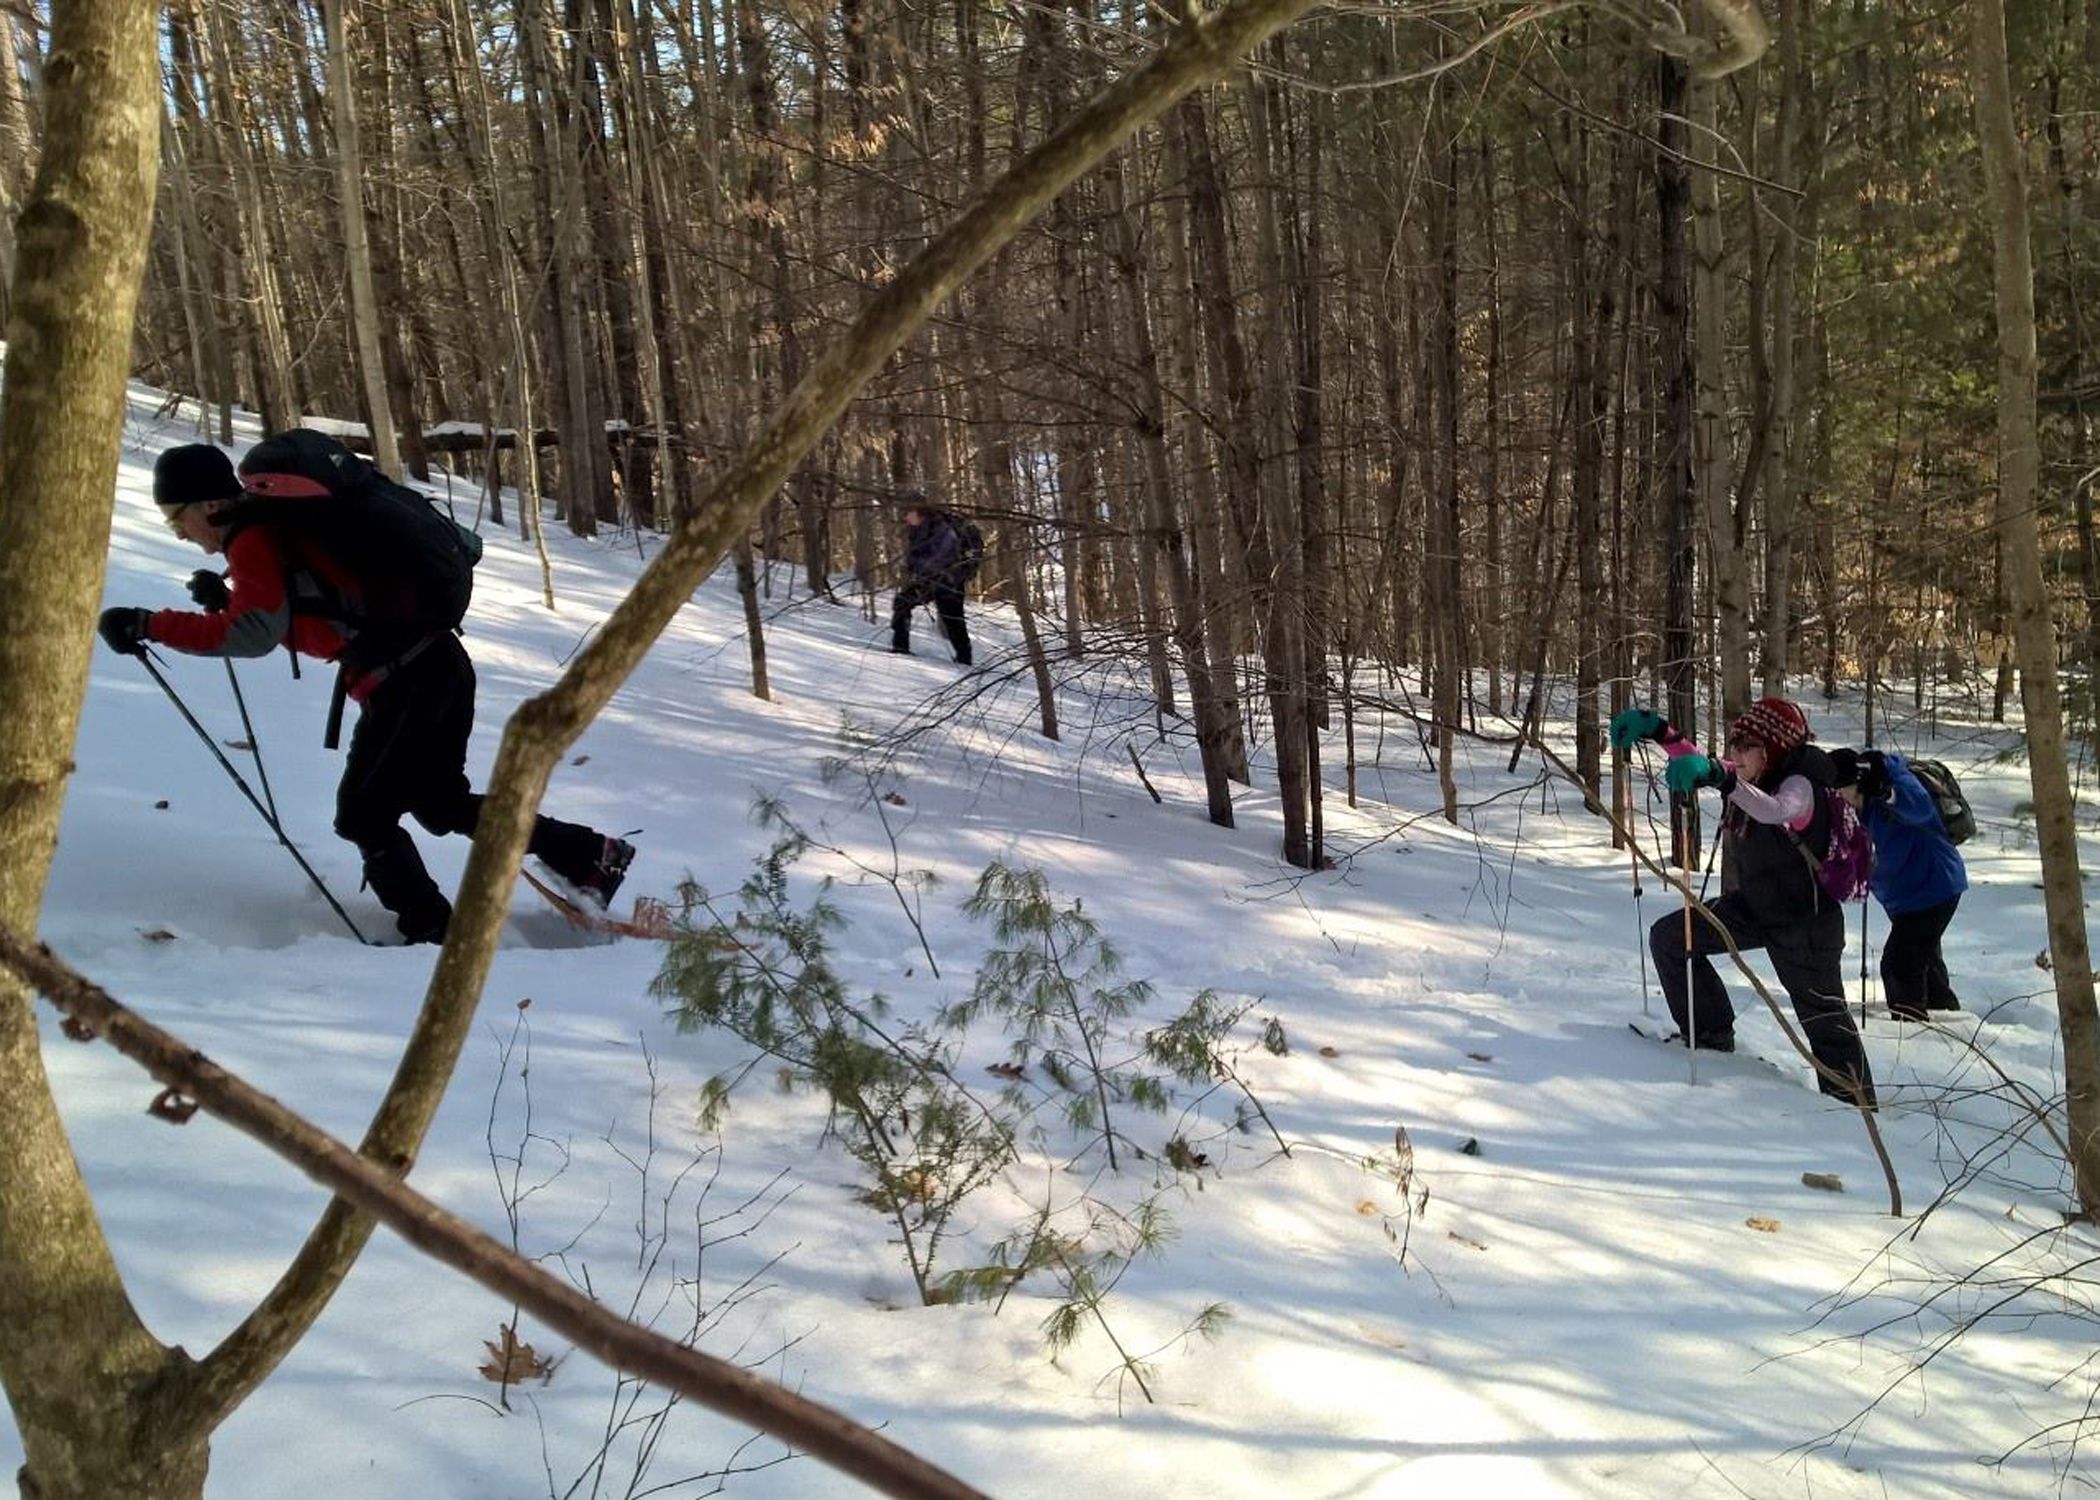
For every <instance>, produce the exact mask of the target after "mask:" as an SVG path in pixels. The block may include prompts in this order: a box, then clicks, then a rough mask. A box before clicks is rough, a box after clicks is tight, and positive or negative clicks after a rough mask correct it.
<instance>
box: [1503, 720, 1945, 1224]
mask: <svg viewBox="0 0 2100 1500" xmlns="http://www.w3.org/2000/svg"><path fill="white" fill-rule="evenodd" d="M1528 738H1529V741H1530V744H1531V748H1532V749H1534V750H1536V751H1538V753H1539V757H1540V759H1542V760H1544V761H1545V762H1546V764H1547V765H1549V766H1551V767H1552V768H1553V769H1554V770H1555V771H1557V772H1558V773H1559V774H1560V775H1561V776H1563V777H1565V778H1566V779H1567V780H1568V781H1569V782H1571V783H1573V784H1574V786H1575V787H1576V788H1577V789H1578V790H1580V791H1581V792H1582V794H1583V801H1584V802H1585V804H1587V805H1588V807H1589V809H1590V810H1591V811H1592V812H1594V813H1596V814H1597V815H1598V816H1599V817H1601V818H1603V819H1604V821H1605V822H1607V823H1609V824H1611V826H1612V827H1613V828H1615V829H1617V830H1618V832H1619V835H1620V837H1622V838H1623V839H1625V841H1626V847H1627V848H1629V849H1631V850H1632V851H1633V857H1634V858H1635V859H1637V860H1639V861H1640V862H1641V863H1642V864H1644V865H1646V866H1647V867H1648V868H1649V869H1650V870H1651V871H1653V872H1654V874H1655V877H1656V879H1658V880H1660V881H1662V882H1663V883H1664V884H1665V885H1670V886H1675V887H1676V888H1677V889H1678V890H1679V891H1681V892H1683V893H1684V899H1685V903H1686V904H1687V905H1689V906H1690V907H1691V909H1692V910H1693V911H1695V912H1697V913H1698V914H1699V917H1700V920H1702V921H1704V922H1705V923H1707V925H1709V926H1710V927H1712V928H1713V930H1714V931H1715V933H1717V934H1718V935H1719V936H1720V939H1721V941H1722V942H1723V943H1725V944H1726V945H1727V947H1728V956H1729V957H1730V958H1732V959H1734V960H1735V966H1736V968H1737V970H1738V971H1740V972H1741V974H1742V976H1743V978H1744V979H1746V980H1747V981H1749V984H1750V988H1751V989H1753V990H1755V991H1757V997H1758V999H1760V1000H1762V1001H1764V1002H1765V1009H1767V1010H1769V1011H1770V1012H1771V1013H1772V1019H1773V1020H1775V1021H1777V1022H1778V1023H1779V1029H1780V1031H1781V1032H1783V1033H1784V1034H1785V1036H1786V1039H1787V1040H1788V1041H1790V1042H1792V1043H1793V1044H1794V1050H1795V1051H1796V1052H1798V1053H1800V1054H1801V1059H1802V1061H1803V1062H1806V1063H1807V1064H1808V1065H1809V1067H1811V1068H1813V1069H1814V1070H1815V1072H1816V1075H1817V1076H1818V1077H1821V1078H1827V1079H1829V1080H1830V1081H1831V1082H1832V1083H1835V1084H1837V1085H1838V1086H1839V1087H1841V1088H1847V1089H1849V1088H1850V1087H1851V1086H1852V1080H1851V1079H1849V1078H1846V1077H1844V1076H1843V1075H1842V1074H1840V1073H1838V1072H1837V1071H1836V1070H1835V1069H1833V1068H1828V1067H1825V1066H1824V1065H1823V1064H1822V1063H1821V1062H1819V1061H1817V1059H1816V1055H1815V1054H1814V1053H1813V1052H1811V1051H1809V1050H1808V1043H1807V1042H1805V1041H1803V1040H1802V1039H1801V1034H1800V1033H1799V1032H1797V1031H1795V1030H1794V1023H1793V1022H1792V1021H1791V1020H1789V1019H1788V1018H1787V1015H1786V1012H1784V1011H1782V1010H1781V1009H1780V1008H1779V1002H1778V1001H1777V1000H1774V999H1773V998H1772V992H1771V991H1770V990H1768V989H1766V988H1765V982H1764V981H1763V980H1762V979H1759V978H1758V977H1757V975H1756V974H1755V973H1754V972H1753V971H1752V970H1751V968H1750V965H1749V963H1748V961H1747V960H1745V959H1744V957H1743V952H1742V950H1741V949H1740V948H1738V947H1736V945H1735V934H1733V933H1731V932H1730V931H1729V930H1728V924H1727V923H1725V922H1723V921H1722V920H1721V919H1720V918H1719V917H1717V916H1715V915H1714V914H1713V911H1712V909H1711V908H1709V907H1708V906H1707V904H1706V903H1705V902H1704V901H1701V900H1700V899H1699V898H1698V897H1697V896H1696V895H1694V894H1693V892H1692V883H1691V880H1690V878H1689V877H1688V876H1687V875H1686V874H1685V873H1684V872H1682V871H1672V870H1668V869H1666V868H1664V867H1663V866H1662V865H1660V864H1658V863H1656V861H1655V860H1654V859H1653V858H1651V857H1650V855H1649V854H1648V851H1647V850H1645V849H1643V848H1642V847H1641V842H1640V840H1639V839H1637V838H1635V837H1634V836H1633V834H1632V832H1631V831H1630V830H1629V829H1628V828H1627V827H1626V826H1625V825H1624V824H1623V823H1621V822H1620V821H1619V820H1618V818H1617V816H1616V815H1614V814H1613V812H1612V811H1611V809H1610V808H1608V807H1606V806H1605V805H1604V804H1603V803H1602V802H1600V801H1598V800H1597V799H1596V798H1593V797H1591V796H1590V794H1589V790H1588V788H1587V787H1585V786H1584V785H1583V782H1582V778H1581V777H1580V776H1577V775H1576V774H1575V772H1574V771H1573V770H1572V769H1570V768H1569V766H1568V763H1567V762H1566V761H1564V760H1562V759H1561V758H1560V757H1559V756H1558V755H1555V754H1554V753H1553V750H1552V749H1551V747H1549V746H1548V745H1547V744H1546V742H1545V740H1544V739H1543V738H1541V737H1540V736H1539V735H1537V734H1536V733H1534V734H1531V735H1530V736H1529V737H1528ZM1859 1119H1860V1123H1861V1124H1862V1125H1864V1126H1866V1127H1867V1140H1868V1142H1869V1143H1870V1144H1871V1145H1872V1146H1873V1147H1874V1155H1875V1156H1876V1157H1877V1158H1878V1159H1879V1160H1880V1162H1881V1175H1882V1176H1883V1177H1885V1178H1887V1179H1888V1185H1889V1213H1890V1214H1891V1215H1893V1216H1894V1217H1896V1218H1899V1219H1900V1218H1902V1217H1903V1187H1902V1185H1901V1184H1900V1183H1898V1182H1897V1181H1896V1164H1895V1163H1894V1162H1892V1161H1890V1160H1889V1151H1888V1147H1887V1146H1885V1145H1883V1144H1882V1140H1881V1126H1880V1125H1879V1124H1878V1123H1876V1121H1875V1119H1874V1111H1873V1110H1871V1109H1867V1108H1865V1107H1864V1106H1862V1107H1861V1108H1860V1111H1859Z"/></svg>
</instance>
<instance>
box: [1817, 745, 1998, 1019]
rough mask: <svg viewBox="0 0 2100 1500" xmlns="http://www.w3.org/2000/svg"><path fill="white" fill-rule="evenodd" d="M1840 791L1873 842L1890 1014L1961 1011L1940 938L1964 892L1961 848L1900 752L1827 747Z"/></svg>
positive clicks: (1883, 975) (1966, 880)
mask: <svg viewBox="0 0 2100 1500" xmlns="http://www.w3.org/2000/svg"><path fill="white" fill-rule="evenodd" d="M1830 758H1831V760H1832V761H1833V762H1835V763H1836V765H1837V770H1838V778H1837V786H1838V794H1839V795H1840V796H1842V797H1844V798H1845V800H1846V801H1848V802H1850V803H1851V804H1852V805H1853V806H1854V807H1856V808H1858V809H1859V810H1860V818H1861V820H1862V821H1864V822H1865V823H1866V825H1867V834H1868V836H1869V837H1870V838H1872V839H1873V840H1874V877H1873V882H1872V884H1873V889H1874V899H1875V900H1877V901H1879V902H1880V903H1881V909H1882V910H1883V911H1885V912H1887V913H1888V914H1889V936H1888V941H1887V942H1886V943H1884V944H1882V947H1881V989H1882V993H1883V994H1884V995H1886V996H1887V997H1888V1002H1889V1014H1890V1015H1891V1016H1894V1017H1895V1018H1896V1019H1897V1020H1899V1021H1923V1020H1925V1019H1926V1017H1927V1013H1928V1012H1930V1011H1936V1010H1960V1009H1961V1001H1960V1000H1959V999H1957V998H1956V997H1955V994H1954V987H1953V985H1952V984H1951V983H1950V982H1949V981H1948V978H1947V960H1946V959H1945V958H1944V957H1942V956H1941V953H1940V939H1941V937H1942V936H1944V935H1945V933H1946V931H1947V924H1948V923H1949V922H1951V921H1953V920H1954V909H1955V908H1956V907H1958V906H1960V905H1961V894H1962V892H1963V891H1965V890H1967V889H1968V888H1969V872H1968V869H1967V867H1966V866H1964V865H1963V864H1962V858H1961V851H1960V850H1958V849H1956V848H1955V847H1954V841H1953V840H1952V839H1950V838H1948V837H1947V830H1946V827H1945V825H1943V824H1942V823H1941V822H1940V810H1939V805H1938V804H1937V803H1936V802H1934V801H1933V797H1932V793H1931V792H1929V791H1927V790H1926V789H1925V783H1923V782H1922V781H1920V780H1918V778H1917V775H1916V773H1915V772H1913V771H1912V770H1911V768H1910V767H1909V766H1908V765H1906V764H1905V763H1904V760H1903V757H1902V756H1900V755H1894V754H1890V753H1888V752H1886V751H1881V750H1833V751H1832V752H1831V754H1830Z"/></svg>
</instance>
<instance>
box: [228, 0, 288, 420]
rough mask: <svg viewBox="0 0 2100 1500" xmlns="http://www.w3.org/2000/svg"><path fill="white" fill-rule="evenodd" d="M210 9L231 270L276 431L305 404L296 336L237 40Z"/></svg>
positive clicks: (264, 406) (262, 400)
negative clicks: (296, 365)
mask: <svg viewBox="0 0 2100 1500" xmlns="http://www.w3.org/2000/svg"><path fill="white" fill-rule="evenodd" d="M205 14H206V15H207V16H208V17H209V22H208V25H209V33H208V34H209V37H210V42H209V51H210V53H211V60H212V92H213V95H214V103H215V105H216V114H217V116H218V118H219V120H220V121H221V123H222V125H223V127H224V128H222V129H221V130H220V132H219V139H220V142H221V145H222V146H223V148H224V151H223V155H224V159H225V161H226V164H227V166H228V167H229V168H230V169H231V172H232V175H233V185H234V201H235V203H236V205H237V209H238V222H239V224H240V237H241V246H240V254H239V255H238V256H236V257H234V258H233V259H232V260H230V261H229V262H228V274H229V276H231V275H232V274H234V273H235V272H236V271H237V272H238V274H239V276H240V277H241V278H242V280H243V281H244V282H245V283H246V297H245V303H246V307H247V313H248V323H249V327H250V338H251V343H252V347H253V349H254V352H255V355H256V364H257V376H258V379H259V381H260V389H259V390H258V391H257V393H256V394H257V405H258V407H259V408H260V410H261V412H262V419H263V426H265V427H267V428H271V429H273V430H274V429H278V428H284V427H291V426H295V425H297V423H298V421H299V407H300V403H299V397H298V393H297V390H296V388H295V385H294V381H293V377H292V344H291V336H290V334H289V332H288V331H287V328H286V325H285V307H284V289H283V284H282V283H281V282H280V281H279V279H278V275H277V256H276V253H275V251H274V249H273V240H272V238H271V234H270V220H269V216H268V214H267V213H266V212H265V209H264V205H263V195H262V185H261V182H260V180H259V178H258V174H257V168H256V163H255V159H254V157H253V155H252V154H251V152H250V151H249V148H248V129H249V126H248V120H249V114H250V108H249V105H248V102H247V100H246V99H245V98H244V97H243V95H242V94H241V91H240V88H239V85H238V82H237V80H236V78H235V73H234V65H233V64H234V59H233V39H232V37H231V35H230V34H229V28H228V24H227V21H226V19H225V17H224V15H223V14H222V12H221V8H220V7H218V6H210V7H207V9H206V12H205Z"/></svg>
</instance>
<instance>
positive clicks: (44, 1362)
mask: <svg viewBox="0 0 2100 1500" xmlns="http://www.w3.org/2000/svg"><path fill="white" fill-rule="evenodd" d="M157 19H158V8H157V7H155V6H151V5H136V4H131V3H128V0H74V3H71V4H59V5H56V6H54V7H53V9H52V12H51V26H52V30H51V39H50V54H49V66H48V67H47V69H46V72H45V78H46V80H47V85H48V93H47V96H46V101H45V103H46V109H45V140H44V152H43V159H42V161H41V163H40V164H39V166H38V169H37V175H36V180H35V182H34V183H33V184H32V186H31V188H30V190H29V196H28V198H27V200H26V202H25V204H24V206H23V211H22V216H21V219H20V221H19V223H18V224H17V226H16V234H17V247H16V261H15V274H16V279H15V283H14V299H13V304H12V308H11V315H10V317H9V319H8V322H7V325H6V336H7V345H8V350H7V368H6V392H7V395H6V400H5V402H4V403H0V700H4V701H5V702H6V704H7V705H8V711H7V712H6V713H5V714H0V924H5V925H6V926H7V927H8V928H9V929H10V930H12V931H14V932H35V931H36V930H37V925H38V923H37V917H38V912H39V911H40V910H41V908H42V904H43V897H44V885H45V880H46V878H47V876H48V874H49V871H50V867H51V856H52V853H53V851H54V850H55V849H56V847H57V841H58V817H59V809H60V806H61V804H62V803H63V802H64V799H65V792H66V784H67V776H68V774H69V773H70V772H71V771H72V769H73V767H72V759H71V757H72V749H73V742H74V738H75V735H76V733H77V731H78V728H79V723H80V705H81V700H82V698H83V697H84V696H85V694H86V691H87V677H88V653H89V651H90V650H91V649H92V647H93V645H94V642H95V631H94V615H95V610H96V608H97V603H98V601H99V600H100V598H101V596H102V579H103V570H104V565H105V562H106V560H107V557H108V552H109V529H110V512H111V508H112V501H113V497H114V496H115V493H116V473H117V450H118V445H119V442H120V440H121V436H122V433H123V428H124V406H125V393H124V377H125V375H126V373H127V370H128V368H129V364H130V356H131V338H132V322H133V314H134V311H135V309H136V307H137V302H138V291H139V282H140V277H141V275H142V273H143V271H144V268H145V264H146V232H147V227H148V225H149V223H150V221H151V215H150V214H149V213H147V212H145V211H143V210H144V209H146V208H147V207H148V206H150V205H151V204H152V202H153V196H154V178H155V174H156V171H157V168H158V156H159V150H160V127H161V107H160V78H159V47H158V38H157V37H156V35H155V31H156V21H157ZM12 25H13V21H12V18H11V17H0V26H8V27H11V26H12ZM0 1327H4V1328H5V1329H6V1330H7V1333H6V1336H5V1337H4V1338H0V1386H4V1387H5V1389H6V1392H7V1399H8V1404H9V1405H10V1407H11V1408H12V1409H13V1412H14V1417H15V1422H16V1426H17V1427H18V1429H19V1430H20V1433H21V1437H22V1447H23V1452H24V1455H25V1460H26V1461H25V1463H24V1465H23V1468H22V1471H21V1473H20V1475H19V1476H18V1482H19V1484H20V1487H21V1490H22V1493H23V1494H24V1495H27V1496H32V1497H34V1500H110V1497H113V1496H119V1495H122V1496H126V1497H132V1496H136V1497H139V1500H195V1497H198V1496H200V1495H201V1494H202V1493H203V1487H204V1472H205V1466H206V1463H207V1461H208V1451H207V1447H206V1442H205V1438H206V1435H207V1434H206V1430H205V1429H204V1428H202V1427H199V1426H197V1425H195V1424H188V1423H171V1422H166V1421H164V1420H163V1416H164V1413H163V1411H162V1403H161V1399H160V1397H161V1395H162V1393H164V1392H168V1391H179V1389H180V1388H181V1386H182V1384H183V1383H184V1381H185V1380H186V1378H187V1376H188V1374H189V1372H190V1370H191V1369H192V1368H193V1367H192V1365H191V1362H190V1360H189V1357H188V1356H187V1355H186V1354H184V1353H183V1352H182V1351H181V1350H179V1349H171V1348H167V1347H165V1346H163V1345H162V1344H161V1343H160V1342H159V1340H157V1339H155V1338H154V1337H153V1335H152V1334H151V1333H149V1332H148V1331H147V1329H146V1328H145V1326H144V1324H142V1323H141V1322H140V1320H139V1317H138V1314H137V1313H136V1312H135V1311H134V1310H133V1308H132V1305H131V1299H130V1297H129V1296H128V1295H127V1294H126V1292H125V1289H124V1283H123V1280H122V1278H121V1277H120V1275H119V1274H118V1270H117V1266H116V1263H115V1261H114V1259H113V1258H112V1257H111V1255H110V1251H109V1245H108V1242H107V1241H106V1240H105V1239H104V1238H103V1234H102V1229H101V1225H100V1224H99V1222H98V1221H97V1219H96V1215H95V1206H94V1203H93V1200H92V1199H91V1198H90V1197H89V1195H88V1190H87V1186H86V1184H85V1183H84V1182H83V1181H82V1179H81V1175H80V1168H79V1165H78V1164H77V1163H76V1162H75V1160H74V1157H73V1152H72V1148H71V1146H70V1145H69V1144H68V1142H67V1139H66V1133H65V1127H64V1125H63V1123H62V1122H61V1121H60V1119H59V1115H58V1108H57V1104H56V1102H55V1101H54V1100H53V1098H52V1096H51V1088H50V1083H49V1080H48V1078H47V1076H46V1074H45V1071H44V1064H43V1055H42V1042H41V1040H40V1038H39V1035H38V1029H37V1022H36V1016H35V1013H34V1012H33V1011H32V1009H31V1008H30V1003H29V994H28V992H27V990H25V989H24V988H23V986H22V985H21V984H20V983H19V982H18V981H17V980H16V979H15V977H14V975H13V973H12V972H11V971H9V972H6V973H4V974H0Z"/></svg>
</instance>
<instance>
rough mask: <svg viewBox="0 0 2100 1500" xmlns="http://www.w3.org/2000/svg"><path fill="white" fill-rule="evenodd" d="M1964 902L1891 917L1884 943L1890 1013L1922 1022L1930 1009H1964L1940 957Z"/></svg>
mask: <svg viewBox="0 0 2100 1500" xmlns="http://www.w3.org/2000/svg"><path fill="white" fill-rule="evenodd" d="M1960 905H1961V897H1959V896H1956V897H1955V898H1954V899H1953V900H1952V901H1947V902H1943V903H1941V904H1940V905H1938V906H1928V907H1926V908H1925V909H1924V910H1923V911H1907V912H1905V913H1904V914H1903V915H1902V916H1900V917H1898V916H1891V917H1890V918H1889V937H1888V941H1887V942H1885V943H1883V944H1882V945H1881V992H1882V994H1883V995H1885V996H1887V998H1888V1002H1889V1014H1890V1015H1892V1016H1895V1017H1897V1018H1898V1019H1900V1020H1905V1021H1922V1020H1924V1019H1925V1012H1927V1011H1928V1010H1960V1009H1961V1001H1960V1000H1958V999H1957V998H1955V994H1954V986H1953V984H1952V983H1951V982H1950V981H1949V980H1948V978H1947V960H1946V959H1945V958H1943V957H1941V956H1940V938H1941V937H1942V936H1943V935H1944V934H1945V933H1946V931H1947V924H1948V923H1949V922H1951V921H1953V920H1954V909H1955V908H1956V907H1958V906H1960Z"/></svg>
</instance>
